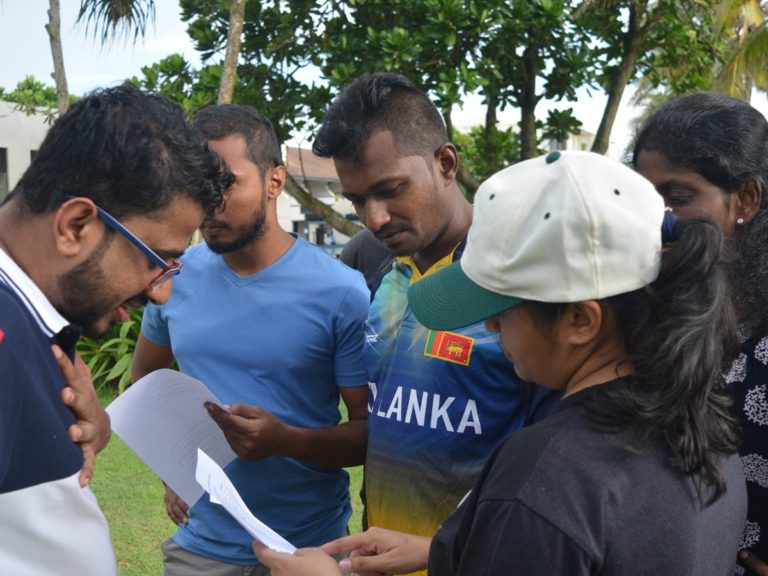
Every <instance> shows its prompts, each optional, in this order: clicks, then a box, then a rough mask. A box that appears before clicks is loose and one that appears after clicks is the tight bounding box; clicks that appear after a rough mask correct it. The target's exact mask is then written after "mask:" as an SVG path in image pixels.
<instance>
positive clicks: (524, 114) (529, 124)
mask: <svg viewBox="0 0 768 576" xmlns="http://www.w3.org/2000/svg"><path fill="white" fill-rule="evenodd" d="M537 56H538V54H537V52H536V49H535V48H534V47H532V46H528V47H526V49H525V56H524V59H523V62H524V67H525V83H524V85H523V91H522V95H521V98H520V160H528V159H529V158H535V157H536V156H538V155H539V148H538V146H537V145H536V142H537V140H538V139H537V135H536V104H538V101H539V99H538V97H537V96H536V74H538V66H537V64H536V58H537Z"/></svg>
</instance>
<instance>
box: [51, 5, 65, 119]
mask: <svg viewBox="0 0 768 576" xmlns="http://www.w3.org/2000/svg"><path fill="white" fill-rule="evenodd" d="M45 29H46V30H47V31H48V37H49V38H50V41H51V55H52V56H53V78H54V80H55V81H56V96H57V98H58V100H59V114H64V112H66V111H67V108H68V107H69V88H68V87H67V74H66V72H65V71H64V51H63V49H62V47H61V10H60V7H59V0H49V3H48V24H46V25H45Z"/></svg>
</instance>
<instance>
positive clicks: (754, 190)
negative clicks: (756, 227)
mask: <svg viewBox="0 0 768 576" xmlns="http://www.w3.org/2000/svg"><path fill="white" fill-rule="evenodd" d="M762 199H763V185H762V184H760V182H758V181H757V180H755V179H754V178H750V179H749V180H747V181H746V182H745V183H744V184H743V185H742V186H741V188H739V190H738V191H737V192H736V216H737V217H738V218H743V219H744V222H745V223H747V224H748V223H749V222H751V221H752V218H754V217H755V214H757V211H758V210H759V209H760V202H761V201H762Z"/></svg>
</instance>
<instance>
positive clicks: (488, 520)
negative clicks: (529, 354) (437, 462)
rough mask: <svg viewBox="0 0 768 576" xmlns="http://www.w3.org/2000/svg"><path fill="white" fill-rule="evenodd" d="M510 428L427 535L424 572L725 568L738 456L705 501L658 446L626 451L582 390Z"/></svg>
mask: <svg viewBox="0 0 768 576" xmlns="http://www.w3.org/2000/svg"><path fill="white" fill-rule="evenodd" d="M614 385H616V384H615V383H607V384H603V385H600V386H595V387H592V388H588V389H586V390H584V391H582V392H579V393H577V394H574V395H573V396H571V397H568V398H566V399H564V400H563V401H562V402H561V405H560V406H559V407H558V409H556V411H555V413H553V414H552V415H550V416H549V417H548V418H547V419H546V420H544V421H543V422H540V423H538V424H535V425H534V426H531V427H529V428H526V429H523V430H521V431H519V432H517V433H516V434H514V435H513V436H512V437H511V438H510V439H509V440H508V441H507V442H506V443H505V444H504V445H502V446H501V447H500V448H499V449H498V450H497V451H496V453H495V454H494V455H493V456H492V457H491V458H490V460H489V462H488V463H487V464H486V467H485V470H484V471H483V474H482V475H481V477H480V479H479V480H478V482H477V484H476V485H475V488H474V489H473V490H472V492H471V493H470V494H469V496H468V497H467V498H466V499H465V501H464V502H463V503H462V505H461V506H460V507H459V508H458V509H457V510H456V511H455V512H454V513H453V514H452V515H451V516H450V517H449V518H448V519H447V520H446V521H445V522H444V523H443V525H442V526H441V527H440V529H439V530H438V532H437V534H436V535H435V537H434V539H433V541H432V547H431V550H430V558H429V573H430V575H433V576H449V575H459V574H460V575H462V576H469V575H475V574H476V575H480V574H483V575H490V574H492V575H507V574H509V575H520V576H537V575H547V576H551V575H565V574H568V575H586V574H599V575H602V576H614V575H615V576H619V575H620V576H628V575H632V576H665V575H670V576H673V575H674V576H685V575H689V574H690V575H691V576H693V575H696V576H702V575H711V576H731V575H732V574H733V570H734V565H735V562H736V554H737V550H738V543H739V538H740V536H741V531H742V527H743V525H744V518H745V514H746V493H745V488H744V477H743V474H742V469H741V464H740V462H739V458H738V456H737V455H732V456H731V457H728V458H726V459H725V460H724V462H723V466H722V473H723V475H724V477H725V479H726V482H727V491H726V494H725V495H724V496H722V497H721V498H720V499H719V500H717V501H716V502H715V503H714V504H712V505H711V506H709V507H706V508H704V507H703V506H702V505H701V503H700V501H699V498H698V493H697V491H696V488H695V486H694V483H693V481H692V480H691V478H690V477H688V476H684V475H683V474H682V473H680V472H678V471H677V470H675V469H673V468H672V467H671V466H669V465H668V463H667V461H666V459H665V456H664V454H663V450H662V447H661V445H655V446H654V445H652V446H649V447H647V448H645V449H644V450H642V451H637V450H629V449H628V448H627V447H626V446H627V445H628V442H629V441H630V440H631V437H630V435H629V433H625V432H621V433H616V434H611V433H606V432H601V431H599V430H598V429H597V428H596V427H595V426H594V425H592V424H590V423H589V422H588V420H587V417H586V413H585V408H584V406H583V400H584V398H585V397H586V396H587V395H593V394H600V393H603V392H604V391H605V390H606V387H608V386H614Z"/></svg>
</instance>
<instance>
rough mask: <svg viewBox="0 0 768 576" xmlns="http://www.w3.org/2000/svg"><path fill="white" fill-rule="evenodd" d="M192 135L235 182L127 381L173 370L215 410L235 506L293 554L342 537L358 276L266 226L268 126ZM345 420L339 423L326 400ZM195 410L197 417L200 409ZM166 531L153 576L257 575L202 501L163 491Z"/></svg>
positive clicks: (153, 320) (270, 188)
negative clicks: (191, 381) (231, 454)
mask: <svg viewBox="0 0 768 576" xmlns="http://www.w3.org/2000/svg"><path fill="white" fill-rule="evenodd" d="M194 125H195V127H197V128H198V129H199V130H200V131H201V132H202V134H203V135H204V136H205V137H206V138H208V141H209V144H210V146H211V147H212V148H213V149H214V150H215V151H216V152H217V153H218V154H219V155H220V156H221V158H222V159H223V160H224V161H225V162H226V164H227V165H228V166H229V168H230V169H231V170H232V172H233V174H234V175H235V181H234V183H233V184H232V186H230V188H228V189H227V191H226V193H225V196H224V198H225V203H224V206H223V208H222V209H221V210H220V211H219V212H217V213H216V214H214V215H212V216H211V217H209V218H208V219H206V220H205V222H204V224H203V227H202V234H203V238H204V239H205V243H201V244H199V245H197V246H194V247H193V248H192V249H190V250H189V252H188V253H187V254H186V255H185V257H184V258H183V259H182V262H183V264H184V266H185V267H186V273H185V275H184V277H182V278H179V281H178V282H177V283H176V286H175V290H174V294H173V296H172V297H171V298H170V300H169V301H168V302H167V303H166V304H165V305H163V306H153V305H149V306H147V308H146V310H145V313H144V318H143V321H142V327H141V334H140V335H139V339H138V343H137V346H136V352H135V354H134V357H133V366H132V375H133V378H134V380H136V379H138V378H140V377H142V376H144V375H145V374H148V373H149V372H152V371H154V370H157V369H159V368H167V367H168V366H170V365H171V363H172V362H173V360H174V359H175V360H176V361H178V364H179V368H180V370H181V371H182V372H184V373H185V374H189V375H190V376H192V377H194V378H197V379H199V380H202V381H203V382H204V383H205V384H206V385H207V386H208V388H210V389H211V391H212V392H213V393H214V394H215V395H216V396H217V397H218V398H219V399H220V400H221V401H222V402H225V403H226V404H228V408H227V409H226V410H225V409H223V408H222V407H220V406H216V405H213V404H210V405H208V406H207V409H208V410H209V412H210V414H211V416H212V417H213V419H214V420H215V421H216V422H217V424H218V425H219V426H220V427H221V429H222V430H223V431H224V435H225V436H226V438H227V441H228V442H229V444H230V445H231V447H232V449H233V450H234V451H235V453H236V454H237V455H238V458H237V459H236V460H235V461H234V462H232V463H231V464H230V465H229V466H227V468H226V473H227V475H228V476H229V478H230V479H231V480H232V482H233V483H234V485H235V487H236V488H237V490H238V492H239V493H240V495H241V496H242V497H243V500H244V501H245V503H246V505H247V506H248V507H249V508H250V509H251V510H252V511H253V513H254V514H255V515H256V516H257V517H258V518H259V519H260V520H261V521H263V522H265V523H266V524H267V525H268V526H270V527H271V528H273V529H274V530H276V531H277V532H279V533H280V534H281V535H282V536H283V537H285V538H286V539H288V540H289V541H290V542H292V543H293V544H294V545H297V546H308V545H317V544H320V543H322V542H325V541H327V540H329V539H332V538H336V537H338V536H341V535H342V534H346V533H347V522H348V520H349V518H350V516H351V514H352V508H351V504H350V499H349V476H348V474H347V473H346V471H344V470H342V467H343V466H355V465H359V464H362V463H363V461H364V458H365V444H366V419H365V416H366V400H367V395H368V388H367V386H366V385H365V370H364V366H363V358H362V345H363V323H364V321H365V316H366V312H367V309H368V301H369V298H368V290H367V289H366V287H365V283H364V282H363V279H362V277H360V275H359V274H357V273H356V272H354V271H353V270H350V269H349V268H347V267H346V266H344V265H343V264H341V263H340V262H338V260H336V259H335V258H333V257H332V256H330V255H328V254H327V253H326V252H325V251H324V250H323V249H322V248H320V247H317V246H313V245H311V244H309V243H308V242H306V241H305V240H303V239H300V238H297V237H296V236H294V235H292V234H289V233H288V232H286V231H284V230H283V229H282V228H281V227H280V225H279V222H278V219H277V197H278V196H279V195H280V194H281V193H282V191H283V185H284V183H285V177H286V172H285V167H284V166H283V164H282V161H281V158H280V147H279V145H278V142H277V137H276V136H275V132H274V130H273V128H272V125H271V124H270V122H269V121H268V120H267V119H265V118H264V117H262V116H261V115H260V114H259V113H258V112H257V111H256V110H255V109H253V108H250V107H248V106H234V105H222V106H212V107H209V108H205V109H203V110H201V111H200V112H199V113H198V114H197V116H196V117H195V118H194ZM340 397H341V399H342V400H343V402H344V404H345V406H346V408H347V412H348V421H346V422H344V423H339V421H340V413H339V398H340ZM201 409H202V407H201ZM165 503H166V509H167V511H168V515H169V517H170V518H171V520H173V521H174V522H175V523H176V524H178V525H179V528H178V530H177V532H176V534H175V535H174V536H173V537H172V538H171V539H169V540H168V541H167V542H165V543H164V544H163V554H164V565H165V572H164V574H165V575H166V576H192V575H196V574H200V575H205V576H226V575H242V574H249V575H260V574H268V572H269V571H268V570H267V569H266V568H265V567H263V566H259V565H258V561H257V560H256V557H255V556H254V554H253V550H252V549H251V537H250V535H249V534H248V533H247V532H246V531H245V530H244V529H243V528H242V527H241V526H240V524H238V522H237V521H236V520H235V519H234V518H232V517H231V516H230V515H229V513H228V512H227V511H226V510H225V509H224V508H222V507H221V506H219V505H218V504H215V503H212V502H211V501H210V499H209V497H208V495H207V494H206V495H205V496H203V497H202V498H201V499H200V500H199V501H198V502H197V503H196V504H195V505H194V506H193V507H192V508H191V509H189V508H188V506H187V503H186V502H183V501H182V500H181V499H180V498H179V497H178V496H177V495H176V494H174V493H173V492H172V491H171V490H170V489H168V488H166V495H165Z"/></svg>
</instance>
